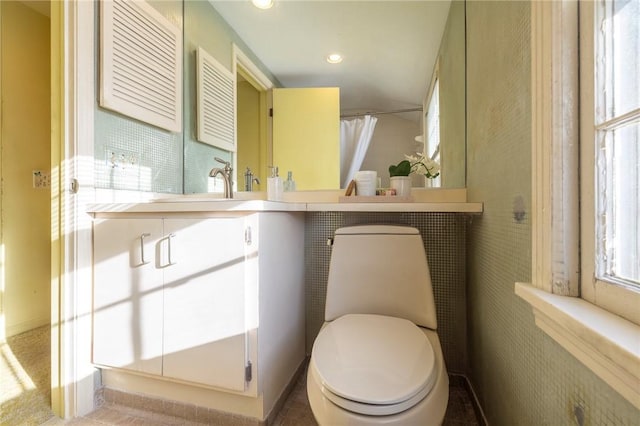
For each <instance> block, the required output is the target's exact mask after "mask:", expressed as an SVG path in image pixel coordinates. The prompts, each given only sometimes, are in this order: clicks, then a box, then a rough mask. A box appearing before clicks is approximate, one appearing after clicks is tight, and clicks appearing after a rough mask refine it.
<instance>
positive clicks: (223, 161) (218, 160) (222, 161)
mask: <svg viewBox="0 0 640 426" xmlns="http://www.w3.org/2000/svg"><path fill="white" fill-rule="evenodd" d="M213 159H214V160H216V161H217V162H218V163H222V164H224V167H225V168H228V169H231V163H230V162H228V161H225V160H223V159H222V158H218V157H214V158H213Z"/></svg>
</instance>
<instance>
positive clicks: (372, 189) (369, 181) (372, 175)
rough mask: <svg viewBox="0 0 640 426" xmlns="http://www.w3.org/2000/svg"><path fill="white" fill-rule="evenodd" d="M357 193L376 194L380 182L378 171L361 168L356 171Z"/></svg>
mask: <svg viewBox="0 0 640 426" xmlns="http://www.w3.org/2000/svg"><path fill="white" fill-rule="evenodd" d="M355 180H356V194H357V195H364V196H372V195H376V186H377V184H378V172H376V171H371V170H361V171H359V172H356V176H355Z"/></svg>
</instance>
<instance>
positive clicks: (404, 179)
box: [390, 176, 411, 197]
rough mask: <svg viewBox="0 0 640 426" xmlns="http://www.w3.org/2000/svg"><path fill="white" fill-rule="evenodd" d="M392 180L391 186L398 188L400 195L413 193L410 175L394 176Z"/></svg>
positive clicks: (397, 193)
mask: <svg viewBox="0 0 640 426" xmlns="http://www.w3.org/2000/svg"><path fill="white" fill-rule="evenodd" d="M390 182H391V184H390V186H391V188H393V189H395V190H396V195H397V196H398V197H408V196H410V195H411V177H410V176H392V177H391V180H390Z"/></svg>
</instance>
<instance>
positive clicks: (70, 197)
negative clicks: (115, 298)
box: [50, 1, 96, 418]
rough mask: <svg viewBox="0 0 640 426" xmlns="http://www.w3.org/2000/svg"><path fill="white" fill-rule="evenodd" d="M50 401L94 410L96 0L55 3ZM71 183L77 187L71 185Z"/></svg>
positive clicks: (62, 411)
mask: <svg viewBox="0 0 640 426" xmlns="http://www.w3.org/2000/svg"><path fill="white" fill-rule="evenodd" d="M50 4H51V182H52V184H51V200H52V201H51V219H52V220H51V232H52V235H51V406H52V409H53V412H54V413H55V414H56V415H57V416H59V417H61V418H72V417H78V416H83V415H85V414H87V413H89V412H91V411H93V409H94V403H93V400H94V397H93V396H94V391H95V386H94V375H95V371H96V370H95V368H94V367H93V365H92V363H91V287H92V286H91V283H92V267H91V253H92V238H91V218H90V217H89V215H88V214H86V213H85V212H86V205H87V203H90V202H93V201H94V200H95V190H94V184H93V176H94V174H93V131H94V130H93V113H94V108H95V106H94V103H95V100H94V93H95V84H94V80H95V78H94V58H95V35H94V34H95V32H94V17H95V10H94V9H95V5H94V2H88V1H87V2H85V1H81V2H72V1H64V2H51V3H50ZM72 184H73V185H72Z"/></svg>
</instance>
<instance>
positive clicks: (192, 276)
mask: <svg viewBox="0 0 640 426" xmlns="http://www.w3.org/2000/svg"><path fill="white" fill-rule="evenodd" d="M252 220H254V219H253V217H252V215H247V216H235V217H234V216H231V217H216V218H110V219H98V220H96V221H95V222H94V312H93V333H94V336H93V361H94V363H96V364H99V365H104V366H108V367H115V368H121V369H126V370H130V371H135V372H139V373H147V374H151V375H157V376H162V377H164V378H167V379H174V380H178V381H184V382H192V383H198V384H202V385H206V386H211V387H216V388H221V389H228V390H232V391H236V392H244V391H245V389H246V387H247V382H248V381H250V373H251V372H250V368H251V367H250V359H249V358H250V357H249V354H250V351H249V346H250V345H251V344H253V345H256V343H255V342H249V333H248V330H249V328H248V324H247V319H250V318H251V313H250V312H249V311H250V310H256V309H257V303H256V301H255V300H254V299H252V298H251V297H247V296H248V295H250V294H251V293H252V292H255V291H253V290H251V289H248V288H247V287H248V286H249V285H252V283H251V282H250V281H248V280H247V279H246V277H245V275H246V274H247V273H249V275H251V274H252V271H251V270H250V268H251V266H252V265H253V267H254V268H255V267H256V264H255V263H252V262H247V259H248V258H251V256H252V252H253V250H254V246H255V244H254V245H253V246H252V241H251V240H250V238H249V235H250V234H251V222H252ZM253 275H255V271H254V272H253ZM253 285H255V282H254V283H253ZM253 316H254V317H255V316H256V315H253ZM254 362H255V361H254Z"/></svg>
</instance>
